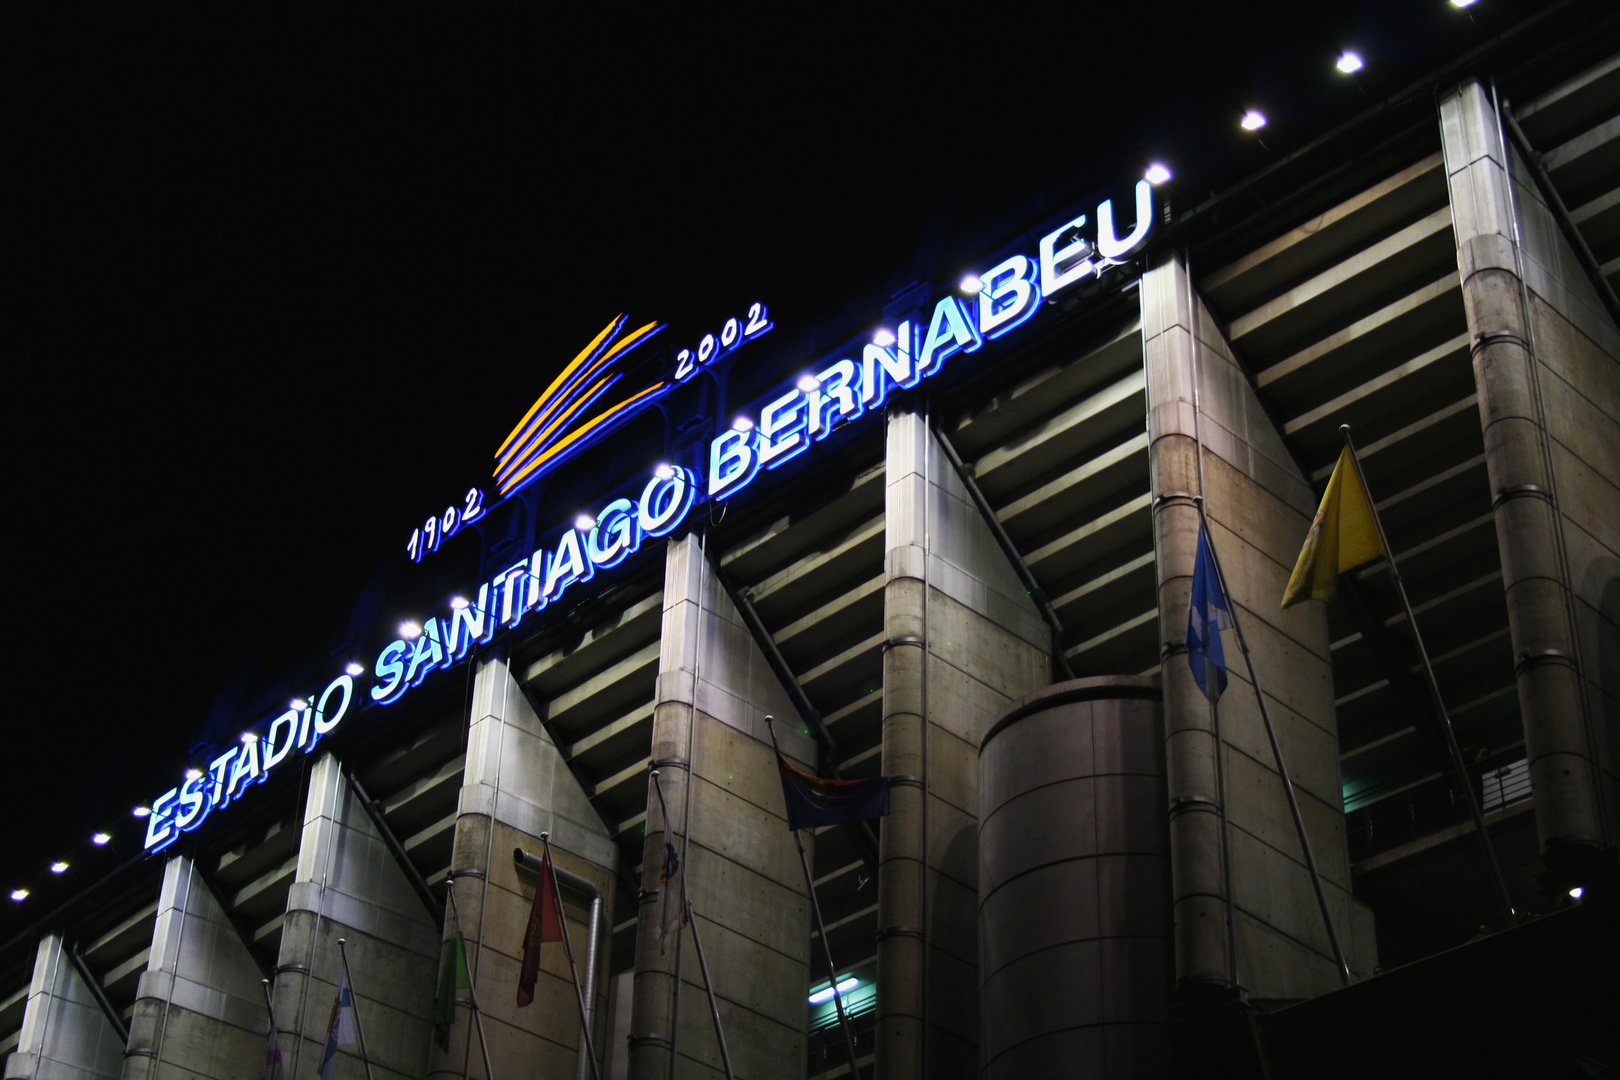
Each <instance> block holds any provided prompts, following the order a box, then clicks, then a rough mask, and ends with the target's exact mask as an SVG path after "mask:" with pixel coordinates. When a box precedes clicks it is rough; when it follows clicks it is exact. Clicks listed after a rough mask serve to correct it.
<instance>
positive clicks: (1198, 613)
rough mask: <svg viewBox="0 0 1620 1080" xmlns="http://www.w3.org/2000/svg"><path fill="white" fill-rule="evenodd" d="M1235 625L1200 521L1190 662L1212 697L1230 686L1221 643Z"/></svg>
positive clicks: (1200, 685)
mask: <svg viewBox="0 0 1620 1080" xmlns="http://www.w3.org/2000/svg"><path fill="white" fill-rule="evenodd" d="M1231 625H1232V609H1231V608H1230V607H1228V606H1227V603H1226V597H1225V596H1224V595H1222V593H1221V579H1220V576H1219V575H1218V574H1216V572H1215V554H1214V552H1212V551H1211V550H1210V547H1209V533H1208V532H1206V531H1205V530H1204V527H1203V526H1202V525H1200V526H1199V527H1198V557H1197V559H1196V560H1195V562H1194V564H1193V580H1192V598H1191V602H1190V603H1188V605H1187V665H1188V666H1189V667H1191V668H1192V674H1193V678H1194V679H1195V680H1196V681H1197V683H1198V689H1200V690H1202V691H1203V692H1204V696H1205V697H1207V698H1209V700H1211V701H1219V700H1220V699H1221V692H1222V691H1224V690H1225V689H1226V650H1225V649H1223V648H1222V647H1221V631H1222V630H1225V629H1226V628H1227V627H1229V626H1231Z"/></svg>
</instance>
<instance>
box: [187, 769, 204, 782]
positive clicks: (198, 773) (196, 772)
mask: <svg viewBox="0 0 1620 1080" xmlns="http://www.w3.org/2000/svg"><path fill="white" fill-rule="evenodd" d="M202 774H203V772H202V770H201V769H187V770H186V779H187V780H201V779H202Z"/></svg>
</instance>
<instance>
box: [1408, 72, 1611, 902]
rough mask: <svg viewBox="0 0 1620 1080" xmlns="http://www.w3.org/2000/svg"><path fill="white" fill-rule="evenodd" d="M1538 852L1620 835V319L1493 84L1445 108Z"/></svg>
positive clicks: (1569, 857) (1585, 865)
mask: <svg viewBox="0 0 1620 1080" xmlns="http://www.w3.org/2000/svg"><path fill="white" fill-rule="evenodd" d="M1440 123H1441V134H1442V137H1443V140H1444V148H1445V161H1446V176H1447V179H1448V181H1449V183H1450V187H1451V208H1452V221H1453V226H1454V228H1455V231H1456V237H1457V265H1458V269H1459V272H1460V274H1461V277H1462V287H1463V301H1464V304H1465V306H1466V310H1467V315H1468V329H1469V332H1470V334H1471V335H1472V337H1473V342H1474V346H1473V353H1474V383H1475V386H1476V387H1478V390H1479V412H1480V423H1481V424H1482V425H1483V426H1484V435H1485V467H1486V471H1487V473H1488V475H1489V476H1490V482H1491V490H1492V493H1493V495H1494V507H1495V515H1496V536H1497V544H1498V547H1499V548H1500V550H1501V556H1502V575H1503V585H1504V586H1505V588H1506V591H1507V605H1508V624H1509V628H1510V631H1511V633H1512V636H1513V652H1514V656H1515V658H1516V667H1515V672H1516V675H1517V680H1518V689H1519V705H1520V709H1521V712H1522V714H1523V719H1524V733H1525V746H1526V749H1527V751H1528V755H1529V759H1530V778H1531V783H1532V784H1533V785H1534V787H1535V792H1536V824H1537V828H1538V830H1539V832H1540V836H1541V849H1542V861H1543V864H1544V865H1545V867H1546V869H1547V871H1548V872H1549V874H1550V875H1551V878H1552V881H1551V882H1550V884H1552V885H1553V886H1555V887H1559V888H1562V887H1565V886H1567V885H1568V884H1572V883H1579V882H1582V881H1585V880H1586V879H1587V875H1588V874H1590V873H1591V872H1592V871H1593V870H1594V869H1595V868H1596V867H1598V866H1600V865H1607V866H1608V867H1609V868H1610V870H1609V872H1610V873H1612V872H1613V871H1612V867H1613V864H1614V852H1615V846H1616V843H1617V841H1620V821H1617V818H1616V814H1617V813H1620V796H1617V790H1620V766H1617V765H1616V757H1617V754H1620V664H1616V663H1615V661H1614V657H1615V656H1616V655H1620V509H1617V507H1620V487H1617V486H1616V483H1615V478H1616V477H1617V476H1620V334H1617V333H1616V330H1615V326H1614V322H1613V320H1612V319H1610V317H1609V315H1608V313H1607V312H1606V311H1605V310H1604V308H1603V306H1602V304H1601V302H1599V301H1598V299H1597V296H1596V293H1595V290H1593V288H1592V286H1591V283H1590V282H1589V281H1588V280H1587V279H1586V277H1585V275H1584V273H1583V272H1582V270H1581V269H1580V266H1579V264H1578V263H1577V262H1576V260H1575V258H1574V255H1573V253H1572V252H1571V251H1570V250H1569V248H1568V246H1567V244H1566V242H1565V240H1564V238H1563V236H1562V235H1561V234H1560V233H1559V232H1558V230H1557V228H1556V226H1555V225H1554V223H1553V220H1552V216H1551V214H1550V213H1549V212H1548V210H1547V208H1546V206H1545V205H1544V204H1543V203H1542V201H1541V198H1540V195H1539V193H1538V192H1537V190H1536V188H1535V185H1534V182H1533V180H1532V179H1531V177H1530V176H1529V174H1528V173H1527V171H1526V170H1525V167H1524V164H1523V162H1522V161H1520V160H1519V158H1518V155H1517V153H1516V152H1515V151H1513V150H1512V149H1511V148H1510V147H1508V146H1506V145H1505V144H1504V141H1503V140H1502V138H1501V129H1500V127H1499V126H1498V124H1497V117H1496V110H1495V106H1494V105H1493V103H1492V101H1491V97H1490V93H1489V91H1487V90H1486V89H1485V88H1484V87H1483V86H1481V85H1480V84H1479V83H1478V82H1469V83H1466V84H1464V85H1463V86H1460V87H1458V88H1457V89H1456V90H1454V91H1452V92H1451V93H1449V94H1447V95H1445V96H1444V97H1443V98H1442V99H1441V105H1440Z"/></svg>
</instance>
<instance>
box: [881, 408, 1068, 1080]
mask: <svg viewBox="0 0 1620 1080" xmlns="http://www.w3.org/2000/svg"><path fill="white" fill-rule="evenodd" d="M887 440H888V443H887V458H886V462H885V468H886V471H887V477H886V483H887V491H886V495H885V499H886V509H885V514H886V523H885V547H886V555H885V569H884V573H885V583H884V600H883V618H884V633H885V636H886V645H885V647H884V653H883V771H884V773H886V774H888V776H889V777H890V780H891V783H892V784H893V789H892V793H891V812H890V816H889V817H888V818H887V819H885V820H884V822H883V827H882V830H881V833H880V842H879V876H878V975H877V979H878V991H877V1002H878V1004H877V1011H878V1019H877V1062H878V1064H877V1073H878V1075H879V1076H882V1077H884V1078H885V1080H903V1078H916V1080H921V1078H923V1077H927V1078H928V1080H939V1078H942V1077H955V1076H963V1077H967V1076H973V1075H975V1073H976V1071H977V1069H976V1065H977V1058H978V1045H977V1044H978V1029H979V1005H978V982H979V980H978V971H977V969H978V941H977V931H976V926H977V915H976V911H977V907H978V852H977V848H978V812H979V802H978V762H977V753H978V748H979V741H980V739H981V738H983V736H984V733H985V732H986V731H987V730H988V729H989V727H990V724H991V722H992V721H993V720H994V718H995V716H996V715H997V714H998V713H999V712H1001V710H1002V709H1004V708H1005V707H1006V706H1007V705H1008V704H1009V703H1010V702H1012V701H1013V700H1015V699H1017V698H1019V697H1022V696H1023V695H1025V694H1027V693H1029V692H1030V691H1032V690H1035V689H1037V688H1038V687H1041V686H1045V685H1046V684H1047V683H1048V682H1050V681H1051V634H1050V630H1049V628H1048V627H1047V625H1046V623H1045V622H1043V621H1042V619H1041V616H1040V612H1039V611H1038V609H1037V608H1036V607H1035V605H1034V603H1033V602H1032V601H1031V600H1030V598H1029V596H1028V594H1027V593H1026V592H1025V591H1024V588H1023V586H1022V585H1021V584H1020V583H1019V581H1018V577H1017V575H1016V574H1015V573H1014V572H1013V569H1012V567H1011V566H1010V565H1009V564H1008V563H1007V560H1006V558H1005V556H1003V555H1002V553H1001V549H1000V548H999V547H997V546H996V542H995V538H994V536H993V534H992V533H991V532H990V529H989V526H987V525H986V524H985V523H984V520H983V518H981V517H980V515H979V512H978V510H977V509H976V508H975V507H974V505H973V503H972V502H971V501H970V499H969V497H968V494H967V491H966V489H965V488H964V487H963V486H962V481H961V478H960V477H958V476H957V474H956V472H955V470H954V469H953V468H952V467H951V465H950V462H949V461H948V460H947V459H946V457H945V455H944V453H943V451H942V450H941V449H940V447H939V443H938V441H937V440H936V439H935V437H934V435H933V433H932V432H931V431H930V430H929V427H928V420H927V417H926V416H925V415H924V414H923V413H922V412H920V411H915V410H912V409H907V408H900V409H897V410H895V411H894V412H893V413H892V414H891V415H890V417H889V420H888V433H887Z"/></svg>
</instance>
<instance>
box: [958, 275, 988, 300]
mask: <svg viewBox="0 0 1620 1080" xmlns="http://www.w3.org/2000/svg"><path fill="white" fill-rule="evenodd" d="M956 287H957V288H958V289H961V290H962V291H963V292H965V293H967V294H968V295H969V296H977V295H979V293H980V292H981V291H982V290H983V289H984V282H982V281H980V280H979V275H978V274H968V275H967V276H966V277H964V278H963V279H962V280H961V281H959V282H957V285H956Z"/></svg>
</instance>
